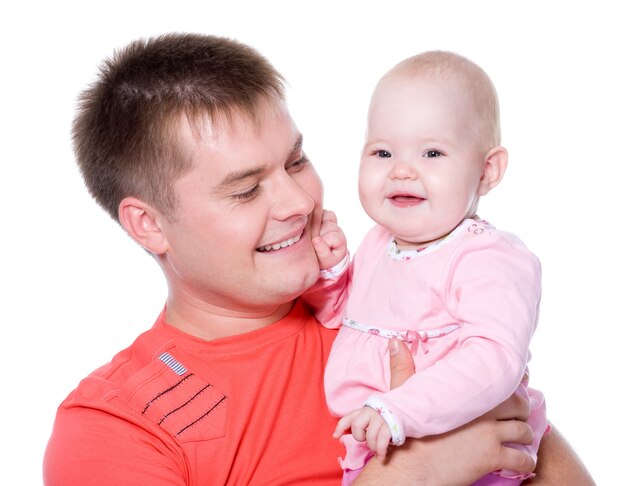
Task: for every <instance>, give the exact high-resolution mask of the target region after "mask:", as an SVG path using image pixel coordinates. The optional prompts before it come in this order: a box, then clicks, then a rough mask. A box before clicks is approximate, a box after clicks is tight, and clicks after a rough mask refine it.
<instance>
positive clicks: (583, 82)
mask: <svg viewBox="0 0 626 486" xmlns="http://www.w3.org/2000/svg"><path fill="white" fill-rule="evenodd" d="M348 3H350V4H352V2H345V3H344V2H340V1H338V0H335V1H332V2H331V1H320V0H318V1H316V2H306V3H305V2H274V1H268V0H265V1H260V2H258V1H250V2H237V1H229V2H226V1H223V2H213V1H208V0H205V1H203V2H185V1H179V2H170V1H168V2H161V1H154V0H153V1H150V2H147V1H146V2H143V1H135V2H132V1H124V2H118V1H107V2H98V3H95V2H85V1H83V2H76V3H75V4H73V5H71V4H70V3H68V2H41V3H31V2H26V1H24V2H21V3H20V6H19V7H18V6H16V5H12V6H8V7H7V6H5V7H3V12H2V13H1V14H0V16H1V17H2V19H1V20H0V22H1V24H2V25H0V27H1V28H0V37H1V38H0V41H1V42H0V50H1V57H0V65H1V66H2V71H1V74H0V84H1V89H0V96H1V105H0V116H1V118H0V121H1V123H2V126H1V127H0V128H1V130H0V137H1V139H2V144H1V146H0V150H1V152H0V153H1V154H2V155H1V157H2V166H1V167H2V168H1V176H0V183H1V190H0V207H1V208H2V218H1V220H0V228H1V232H2V233H1V238H0V245H1V247H0V251H1V255H2V263H0V268H1V270H0V276H1V277H0V278H1V283H2V290H1V293H0V302H1V307H0V309H1V312H2V314H1V315H2V328H1V329H2V330H1V334H0V335H1V336H2V338H1V343H2V344H1V345H2V353H3V359H2V366H1V367H0V370H1V371H0V372H1V373H2V392H1V393H2V398H1V400H0V403H1V405H0V406H1V407H2V410H0V412H1V414H0V417H1V420H2V424H3V426H2V428H1V430H2V432H1V434H2V439H3V442H4V444H5V447H4V450H5V452H3V457H2V459H1V460H2V462H3V464H2V467H1V470H2V473H1V474H2V479H1V481H2V483H3V484H11V485H18V484H19V485H22V484H24V485H31V484H32V485H35V484H40V483H41V474H40V468H41V459H42V455H43V451H44V448H45V444H46V441H47V438H48V436H49V434H50V430H51V426H52V422H53V418H54V413H55V408H56V406H57V405H58V403H59V402H60V401H61V400H62V399H63V398H64V397H65V396H66V394H67V393H68V392H69V391H70V390H71V389H72V388H73V387H74V386H75V385H76V384H77V382H78V380H79V379H81V378H82V377H83V376H85V375H86V374H87V373H88V372H90V371H91V370H92V369H94V368H95V367H97V366H99V365H101V364H103V363H105V362H106V361H108V360H109V359H110V358H111V357H112V355H113V354H114V353H115V352H117V351H118V350H120V349H121V348H122V347H125V346H126V345H127V344H129V343H130V342H131V340H132V339H133V338H134V337H135V336H136V335H137V334H139V333H140V332H141V331H142V330H144V329H146V328H147V327H149V326H150V325H151V324H152V322H153V320H154V318H155V317H156V316H157V314H158V312H159V311H160V309H161V307H162V305H163V303H164V299H165V287H164V284H163V280H162V277H161V275H160V272H159V270H158V269H157V266H156V265H155V264H154V263H153V262H152V261H151V259H150V258H149V257H148V256H146V255H145V254H144V253H143V252H142V251H141V250H140V249H139V248H138V247H136V246H135V245H134V244H133V243H132V242H131V241H130V240H129V239H128V238H127V237H126V236H125V235H124V234H123V232H122V231H121V230H120V229H119V228H117V227H116V225H115V224H114V223H113V222H112V221H111V220H110V219H109V218H108V217H107V216H106V215H105V214H104V213H103V212H102V211H101V210H100V209H99V208H98V207H97V206H96V205H95V204H94V203H93V202H92V200H91V198H90V197H89V195H88V194H87V193H86V191H85V189H84V188H83V185H82V182H81V180H80V178H79V175H78V171H77V170H76V168H75V166H74V162H73V155H72V151H71V146H70V141H69V128H70V123H71V119H72V116H73V111H74V107H75V99H76V96H77V94H78V93H79V91H80V90H81V89H82V88H84V87H85V86H86V85H87V84H88V83H89V82H90V81H91V80H93V78H94V76H95V74H96V71H97V65H98V64H99V63H100V61H101V60H102V59H103V58H104V57H106V56H108V55H110V54H111V53H112V50H113V49H114V48H117V47H121V46H123V45H124V44H126V43H127V42H129V41H130V40H133V39H135V38H137V37H145V36H151V35H155V34H159V33H165V32H169V31H188V32H201V33H212V34H219V35H224V36H229V37H234V38H236V39H238V40H241V41H243V42H247V43H249V44H251V45H252V46H254V47H256V48H257V49H258V50H260V51H261V53H263V54H264V55H266V56H267V57H268V58H269V59H270V61H271V62H273V63H274V65H275V66H276V67H277V68H278V70H279V71H281V72H282V73H283V74H284V75H285V76H286V78H287V79H288V81H289V83H290V86H291V91H290V96H289V99H290V105H291V109H292V114H293V115H294V118H295V120H296V123H297V124H298V125H299V127H300V129H301V130H302V132H303V133H304V135H305V149H306V150H307V152H308V154H309V156H310V157H311V158H312V160H313V161H314V162H315V164H316V165H317V168H318V171H319V172H320V174H321V176H322V178H323V180H324V181H325V184H326V202H327V206H328V207H330V208H333V209H335V211H336V212H337V213H338V215H339V218H340V222H342V223H343V225H344V228H345V230H346V233H347V235H348V237H349V239H350V246H351V248H352V250H354V249H355V247H356V245H357V243H358V241H359V240H360V238H361V236H362V235H363V233H364V232H365V231H366V229H367V228H368V227H369V226H370V223H369V221H368V220H367V218H366V217H365V216H364V214H363V212H362V210H361V208H360V206H359V203H358V199H357V196H356V190H355V188H356V171H357V163H358V158H359V151H360V144H361V140H362V136H363V131H364V123H365V113H366V108H367V103H368V97H369V93H370V92H371V89H372V88H373V85H374V84H375V82H376V80H377V78H378V77H379V76H380V75H382V74H383V73H384V72H385V71H386V70H387V69H389V68H390V67H391V66H392V65H393V64H395V63H396V62H398V61H400V60H401V59H403V58H405V57H407V56H409V55H412V54H415V53H417V52H420V51H424V50H429V49H448V50H454V51H457V52H459V53H461V54H464V55H466V56H467V57H469V58H470V59H473V60H474V61H476V62H477V63H478V64H480V65H481V66H482V67H483V68H484V69H485V70H486V71H487V72H488V73H489V74H490V75H491V77H492V79H493V81H494V82H495V84H496V87H497V88H498V91H499V95H500V102H501V109H502V120H503V135H504V136H503V141H504V145H505V146H506V147H507V148H508V149H509V152H510V166H509V171H508V173H507V175H506V177H505V180H504V181H503V183H502V184H501V186H499V187H498V188H497V189H496V190H495V191H494V192H493V193H491V194H490V195H489V196H487V197H486V198H485V199H484V200H483V202H482V205H481V210H480V214H481V216H482V217H484V218H486V219H488V220H490V221H491V222H493V223H494V224H495V225H496V226H498V227H500V228H501V229H505V230H509V231H513V232H515V233H517V234H518V235H520V236H521V237H522V239H524V241H525V242H526V243H527V245H528V246H529V247H530V248H531V249H532V250H533V251H534V252H535V253H536V254H537V255H539V257H540V258H541V260H542V263H543V269H544V294H543V302H542V311H541V319H540V327H539V330H538V332H537V334H536V336H535V339H534V342H533V346H532V349H533V355H534V358H533V361H532V364H531V366H532V368H531V369H532V383H533V384H534V385H535V386H537V387H540V388H541V389H543V390H544V392H545V394H546V396H547V399H548V406H549V415H550V418H551V419H552V421H553V422H554V423H555V424H556V425H557V426H558V428H559V429H560V430H561V431H562V432H563V433H564V434H565V435H566V437H567V438H568V439H569V441H570V442H571V443H572V444H573V446H574V447H575V449H576V450H577V451H578V453H579V454H580V456H581V457H582V459H583V460H584V462H585V463H586V464H587V466H588V467H589V469H590V470H591V472H592V474H593V475H594V477H595V479H596V480H597V482H598V484H602V485H609V484H616V483H617V482H618V481H619V480H620V472H621V469H622V467H621V466H622V464H621V461H622V460H623V457H622V456H623V454H621V453H620V452H623V441H622V440H621V439H622V436H624V435H626V428H625V426H624V420H623V417H622V413H623V402H622V400H621V397H622V392H621V387H622V386H623V383H624V377H623V375H624V371H625V368H626V367H625V366H624V356H625V354H626V353H625V351H624V337H625V336H626V333H625V332H624V325H625V324H626V318H625V317H624V310H623V309H624V302H625V300H626V299H625V297H624V295H623V294H624V284H623V283H622V282H623V279H622V277H623V275H624V273H625V272H626V262H625V257H624V252H623V244H622V235H623V234H624V230H623V225H624V223H623V219H622V214H623V210H624V208H625V207H626V206H625V204H624V201H623V195H624V192H625V189H624V183H623V179H622V177H623V175H624V170H623V166H624V164H625V163H626V158H625V156H624V150H623V140H624V137H625V128H626V126H625V125H626V123H625V116H626V99H625V98H626V97H625V95H624V93H625V86H626V76H625V74H624V50H623V46H624V45H626V42H625V41H626V36H625V35H624V33H623V32H624V24H623V15H619V14H618V12H617V10H616V8H615V7H612V6H611V5H613V4H612V3H611V2H603V1H594V2H585V3H582V2H538V1H526V2H505V1H476V0H474V1H472V2H466V1H459V2H451V1H438V2H435V1H428V2H424V1H417V0H413V1H407V2H400V1H391V0H387V1H386V2H368V1H361V2H358V3H357V2H354V5H353V6H348ZM616 3H617V2H616ZM383 4H384V6H383ZM227 244H228V242H227V241H225V242H224V245H227ZM620 449H621V451H620ZM7 452H8V455H7Z"/></svg>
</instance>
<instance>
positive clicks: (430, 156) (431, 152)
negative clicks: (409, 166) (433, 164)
mask: <svg viewBox="0 0 626 486" xmlns="http://www.w3.org/2000/svg"><path fill="white" fill-rule="evenodd" d="M442 155H443V154H442V153H441V152H439V150H427V151H426V154H425V156H426V158H428V159H434V158H435V157H441V156H442Z"/></svg>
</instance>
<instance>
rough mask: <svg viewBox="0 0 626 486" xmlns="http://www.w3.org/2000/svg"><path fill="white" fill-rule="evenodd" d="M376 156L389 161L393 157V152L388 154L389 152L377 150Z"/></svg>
mask: <svg viewBox="0 0 626 486" xmlns="http://www.w3.org/2000/svg"><path fill="white" fill-rule="evenodd" d="M376 155H377V156H378V157H380V158H381V159H388V158H389V157H391V152H388V151H387V150H377V151H376Z"/></svg>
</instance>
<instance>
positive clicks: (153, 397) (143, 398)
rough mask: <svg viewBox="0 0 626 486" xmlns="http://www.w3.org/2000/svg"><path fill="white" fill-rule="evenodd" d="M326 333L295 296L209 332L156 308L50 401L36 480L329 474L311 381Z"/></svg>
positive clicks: (325, 416) (211, 479)
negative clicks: (197, 331) (286, 305)
mask: <svg viewBox="0 0 626 486" xmlns="http://www.w3.org/2000/svg"><path fill="white" fill-rule="evenodd" d="M334 337H335V331H333V330H329V329H326V328H323V327H322V326H320V325H319V324H318V323H317V321H316V320H315V319H314V318H313V317H311V316H310V315H309V313H308V312H307V311H306V310H305V309H304V307H303V306H302V305H301V304H300V303H299V302H298V303H296V305H295V306H294V308H293V310H292V311H291V312H290V313H289V314H288V315H287V316H286V317H285V318H284V319H282V320H280V321H279V322H277V323H275V324H272V325H270V326H268V327H266V328H263V329H259V330H257V331H253V332H250V333H247V334H243V335H239V336H232V337H228V338H224V339H218V340H214V341H203V340H201V339H197V338H194V337H192V336H190V335H188V334H185V333H182V332H180V331H178V330H177V329H175V328H173V327H171V326H170V325H168V324H167V323H166V322H165V320H164V313H162V314H161V316H160V317H159V318H158V320H157V322H156V323H155V325H154V327H153V328H152V329H151V330H149V331H147V332H146V333H144V334H142V335H141V336H139V338H138V339H137V340H136V341H135V342H134V343H133V345H132V346H130V347H129V348H127V349H126V350H124V351H122V352H121V353H119V354H118V355H117V356H115V357H114V358H113V360H112V361H111V363H109V364H108V365H106V366H104V367H102V368H100V369H98V370H96V371H95V372H93V373H92V374H91V375H89V376H88V377H87V378H86V379H84V380H83V381H82V382H81V383H80V384H79V386H78V388H77V389H76V390H74V391H73V392H72V393H71V394H70V395H69V397H68V398H67V399H66V400H65V401H64V402H63V403H62V404H61V406H60V407H59V410H58V413H57V417H56V421H55V425H54V430H53V432H52V437H51V439H50V442H49V444H48V449H47V451H46V457H45V461H44V480H45V484H46V485H49V486H55V485H63V486H68V485H72V484H76V485H81V486H89V485H96V484H98V485H103V484H107V485H113V484H114V485H116V486H123V485H132V486H137V485H150V486H161V485H168V486H172V485H189V486H195V485H197V486H200V485H202V486H205V485H208V484H225V485H226V484H228V485H262V484H267V485H279V484H307V485H320V486H321V485H331V484H333V485H334V484H339V482H340V479H341V469H340V467H339V465H338V463H337V458H338V457H339V456H341V455H343V450H342V448H341V446H340V444H339V443H338V441H336V440H334V439H333V438H332V431H333V429H334V427H335V424H336V419H334V418H333V417H331V415H330V414H329V412H328V409H327V408H326V403H325V399H324V388H323V382H322V381H323V374H324V365H325V363H326V359H327V358H328V353H329V351H330V348H331V345H332V341H333V339H334Z"/></svg>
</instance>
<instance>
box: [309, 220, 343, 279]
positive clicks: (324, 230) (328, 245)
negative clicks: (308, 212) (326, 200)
mask: <svg viewBox="0 0 626 486" xmlns="http://www.w3.org/2000/svg"><path fill="white" fill-rule="evenodd" d="M312 242H313V248H314V249H315V253H317V259H318V261H319V263H320V269H321V270H327V269H330V268H333V267H334V266H336V265H338V264H339V263H341V261H342V260H343V259H344V258H345V257H346V255H347V254H348V245H347V242H346V237H345V235H344V234H343V231H342V230H341V228H340V227H339V225H338V224H337V216H335V213H333V212H332V211H327V210H324V212H323V213H322V224H321V226H320V234H319V236H315V235H314V236H313V240H312Z"/></svg>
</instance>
